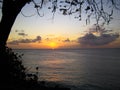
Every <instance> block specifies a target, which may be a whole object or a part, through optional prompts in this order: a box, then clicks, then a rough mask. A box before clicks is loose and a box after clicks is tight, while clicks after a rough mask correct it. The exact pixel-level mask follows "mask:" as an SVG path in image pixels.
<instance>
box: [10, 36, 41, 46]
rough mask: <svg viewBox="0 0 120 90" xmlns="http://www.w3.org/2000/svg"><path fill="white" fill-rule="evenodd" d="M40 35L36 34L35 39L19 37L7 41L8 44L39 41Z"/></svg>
mask: <svg viewBox="0 0 120 90" xmlns="http://www.w3.org/2000/svg"><path fill="white" fill-rule="evenodd" d="M40 41H41V36H37V37H36V38H35V39H19V40H13V41H10V42H8V44H12V45H19V43H35V42H40Z"/></svg>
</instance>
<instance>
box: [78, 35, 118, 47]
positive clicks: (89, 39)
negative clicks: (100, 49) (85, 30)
mask: <svg viewBox="0 0 120 90" xmlns="http://www.w3.org/2000/svg"><path fill="white" fill-rule="evenodd" d="M118 37H119V35H118V34H101V35H100V36H95V35H94V34H92V33H89V34H86V35H85V36H83V37H80V38H78V42H79V43H80V44H81V45H91V46H98V45H105V44H109V43H111V42H113V41H115V40H116V39H117V38H118Z"/></svg>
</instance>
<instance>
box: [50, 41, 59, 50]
mask: <svg viewBox="0 0 120 90" xmlns="http://www.w3.org/2000/svg"><path fill="white" fill-rule="evenodd" d="M49 46H50V48H52V49H55V48H57V47H58V45H57V43H55V42H50V43H49Z"/></svg>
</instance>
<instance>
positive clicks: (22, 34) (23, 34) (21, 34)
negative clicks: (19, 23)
mask: <svg viewBox="0 0 120 90" xmlns="http://www.w3.org/2000/svg"><path fill="white" fill-rule="evenodd" d="M18 35H20V36H23V37H24V36H27V34H25V33H24V32H22V33H18Z"/></svg>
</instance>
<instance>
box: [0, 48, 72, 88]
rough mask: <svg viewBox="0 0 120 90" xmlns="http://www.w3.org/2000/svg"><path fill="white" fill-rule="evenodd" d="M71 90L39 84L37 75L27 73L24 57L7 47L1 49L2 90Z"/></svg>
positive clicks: (0, 74) (0, 78) (0, 73)
mask: <svg viewBox="0 0 120 90" xmlns="http://www.w3.org/2000/svg"><path fill="white" fill-rule="evenodd" d="M2 89H12V90H70V89H69V88H64V87H59V86H55V87H50V86H49V87H48V86H46V85H45V82H38V77H37V75H36V74H28V73H26V68H25V67H24V66H23V65H22V55H18V54H17V53H14V52H13V51H12V49H10V48H7V47H4V48H3V47H2V48H0V90H2Z"/></svg>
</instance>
